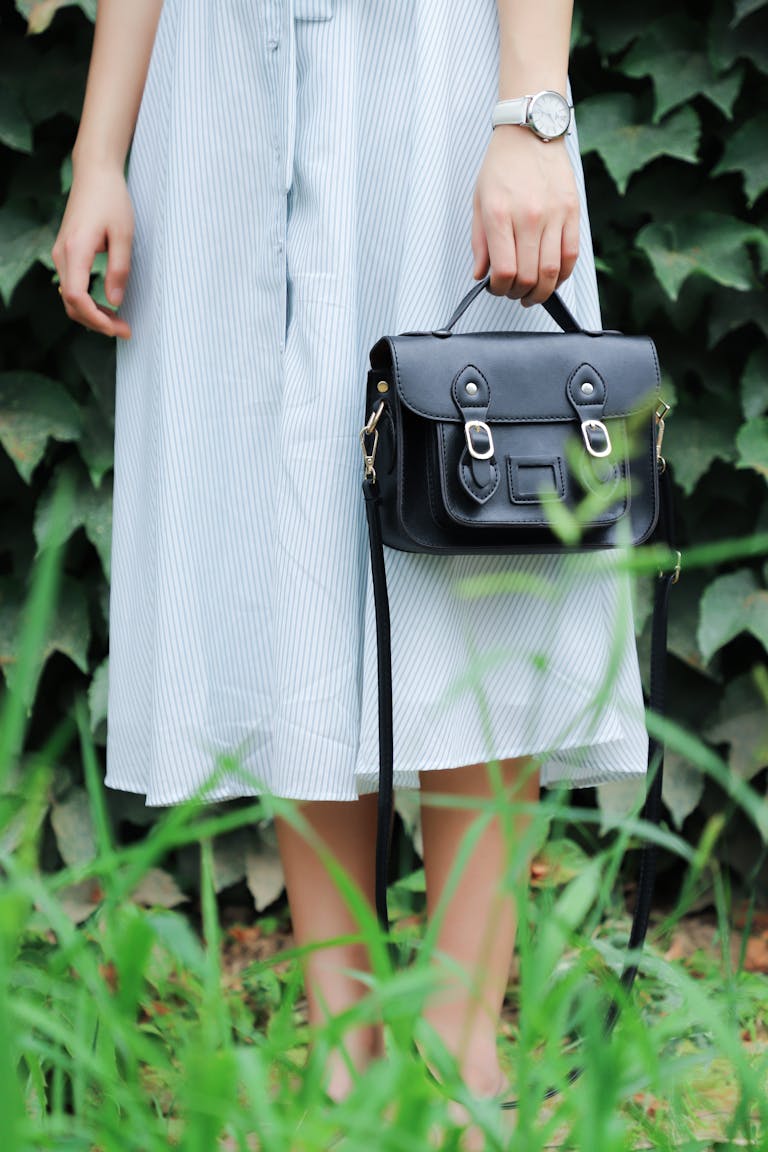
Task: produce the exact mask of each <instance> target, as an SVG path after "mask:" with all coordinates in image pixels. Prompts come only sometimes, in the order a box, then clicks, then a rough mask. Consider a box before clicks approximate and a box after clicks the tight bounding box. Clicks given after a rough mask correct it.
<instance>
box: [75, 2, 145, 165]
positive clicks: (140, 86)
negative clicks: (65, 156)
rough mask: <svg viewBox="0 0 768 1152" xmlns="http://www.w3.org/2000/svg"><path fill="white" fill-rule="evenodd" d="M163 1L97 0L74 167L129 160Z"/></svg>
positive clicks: (115, 163) (112, 163)
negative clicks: (129, 151) (128, 156)
mask: <svg viewBox="0 0 768 1152" xmlns="http://www.w3.org/2000/svg"><path fill="white" fill-rule="evenodd" d="M162 6H163V0H98V7H97V9H96V23H95V27H94V34H93V47H92V49H91V60H90V64H89V68H88V78H87V81H86V87H85V98H84V100H83V110H82V114H81V117H80V127H79V129H78V133H77V139H76V140H75V144H74V147H73V149H72V164H73V168H77V167H79V166H80V165H82V164H90V163H96V164H100V165H103V164H108V165H113V166H114V165H117V166H119V167H120V168H122V167H123V166H124V164H125V158H126V156H127V155H128V149H129V147H130V143H131V138H132V136H133V130H134V127H135V125H136V117H137V116H138V112H139V105H140V103H141V96H142V93H143V91H144V83H145V80H146V76H147V69H148V67H149V59H150V56H151V54H152V45H153V44H154V40H155V32H156V29H157V22H158V20H159V18H160V11H161V9H162Z"/></svg>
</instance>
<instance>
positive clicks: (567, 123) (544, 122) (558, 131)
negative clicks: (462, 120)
mask: <svg viewBox="0 0 768 1152" xmlns="http://www.w3.org/2000/svg"><path fill="white" fill-rule="evenodd" d="M572 112H573V107H572V105H571V104H569V103H568V101H567V100H566V98H565V96H561V95H560V93H559V92H553V91H551V90H550V89H545V91H544V92H537V93H536V95H535V96H518V97H517V98H516V99H514V100H498V101H497V103H496V106H495V108H494V109H493V115H492V116H491V124H492V126H493V127H494V128H495V127H496V126H497V125H498V124H520V125H521V126H522V127H524V128H530V129H531V131H532V132H535V133H536V135H537V136H538V137H539V139H540V140H557V139H558V138H559V137H560V136H565V134H566V133H567V132H568V131H570V127H571V115H572Z"/></svg>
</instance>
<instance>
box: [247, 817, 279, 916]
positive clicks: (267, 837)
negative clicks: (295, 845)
mask: <svg viewBox="0 0 768 1152" xmlns="http://www.w3.org/2000/svg"><path fill="white" fill-rule="evenodd" d="M245 877H246V881H247V883H248V888H249V889H250V892H251V895H252V896H253V901H254V904H255V906H256V911H257V912H261V911H262V909H264V908H267V907H268V906H269V905H270V904H272V903H273V902H274V901H275V900H277V898H278V896H279V895H280V893H281V892H282V890H283V888H284V887H285V877H284V875H283V866H282V862H281V860H280V853H279V851H278V847H277V838H276V835H275V831H274V827H273V826H272V825H263V824H262V825H261V826H260V828H259V837H258V842H256V843H254V840H253V837H251V840H250V843H249V844H248V847H247V849H246V853H245Z"/></svg>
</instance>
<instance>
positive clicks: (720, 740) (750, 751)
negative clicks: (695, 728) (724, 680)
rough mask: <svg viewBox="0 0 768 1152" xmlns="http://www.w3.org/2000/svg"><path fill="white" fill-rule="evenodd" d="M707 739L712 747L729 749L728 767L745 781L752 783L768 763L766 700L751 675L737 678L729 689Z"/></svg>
mask: <svg viewBox="0 0 768 1152" xmlns="http://www.w3.org/2000/svg"><path fill="white" fill-rule="evenodd" d="M705 735H706V737H707V739H708V740H710V741H711V742H712V743H713V744H729V745H730V756H729V757H728V764H729V766H730V767H731V768H732V769H733V770H734V772H737V773H738V774H739V776H741V777H742V779H743V780H751V779H752V777H753V776H754V775H755V774H756V773H757V772H759V770H760V769H761V768H762V767H763V765H764V764H766V763H768V720H767V719H766V711H765V700H764V699H763V697H762V696H761V694H760V692H759V691H758V690H757V687H756V686H755V681H754V678H753V677H752V676H751V675H749V674H746V675H743V676H737V677H736V679H735V680H732V681H731V682H730V684H728V685H727V687H726V689H725V693H724V695H723V699H722V703H721V704H720V707H719V708H718V711H717V715H716V716H715V719H714V721H713V722H712V723H710V724H709V725H708V727H707V728H706V729H705Z"/></svg>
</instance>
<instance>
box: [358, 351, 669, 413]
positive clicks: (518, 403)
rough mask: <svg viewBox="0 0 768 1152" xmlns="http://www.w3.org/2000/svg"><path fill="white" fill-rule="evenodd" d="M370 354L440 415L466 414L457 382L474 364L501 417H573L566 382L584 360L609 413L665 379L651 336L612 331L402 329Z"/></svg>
mask: <svg viewBox="0 0 768 1152" xmlns="http://www.w3.org/2000/svg"><path fill="white" fill-rule="evenodd" d="M370 361H371V367H372V368H379V369H385V370H388V371H389V365H390V364H391V378H392V381H393V383H394V385H395V388H396V389H397V392H398V395H399V396H400V399H401V400H402V402H403V404H405V405H406V407H408V408H410V409H411V411H412V412H415V413H417V414H418V415H421V416H426V417H428V418H430V419H434V420H451V421H454V420H460V419H461V416H460V413H459V411H458V409H457V407H456V404H455V403H454V401H453V398H452V395H451V384H452V383H453V380H454V378H455V377H456V375H457V374H458V373H460V372H463V371H464V370H465V368H467V367H468V366H472V367H474V368H477V369H478V370H479V371H480V372H481V373H482V374H483V376H484V377H485V379H486V380H487V382H488V385H489V387H490V405H489V409H488V418H489V419H492V420H496V421H516V420H525V419H526V418H528V419H535V420H568V419H571V420H572V419H573V416H574V412H573V408H572V406H571V404H570V402H569V400H568V396H567V393H566V385H567V383H568V380H569V379H570V377H571V376H572V375H573V373H574V371H575V370H576V369H577V368H579V367H580V366H581V365H587V366H588V367H589V368H591V369H592V370H593V371H595V372H596V373H597V374H598V375H599V377H600V378H601V379H602V380H603V382H604V383H605V388H606V393H605V408H604V414H605V415H606V416H629V415H630V414H631V413H633V412H640V411H644V410H648V409H650V408H652V407H653V406H654V405H655V403H656V399H657V394H658V391H659V387H660V383H661V381H660V374H659V363H658V358H657V356H656V348H655V347H654V344H653V341H652V340H651V339H650V337H648V336H625V335H623V334H621V333H611V332H606V333H601V334H598V335H594V336H593V335H587V334H586V333H581V332H576V333H571V332H567V333H566V332H563V333H558V332H505V331H499V332H454V333H451V335H450V336H443V337H441V336H433V335H432V333H431V332H403V333H400V334H399V335H397V336H383V337H381V339H380V340H378V341H377V342H376V344H375V345H374V346H373V348H372V349H371V353H370Z"/></svg>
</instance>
